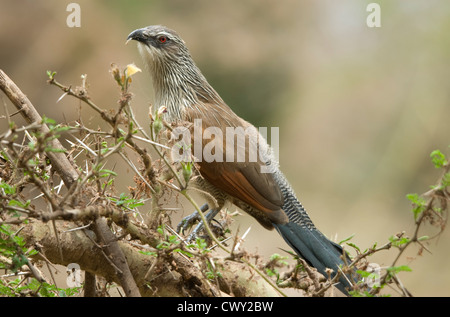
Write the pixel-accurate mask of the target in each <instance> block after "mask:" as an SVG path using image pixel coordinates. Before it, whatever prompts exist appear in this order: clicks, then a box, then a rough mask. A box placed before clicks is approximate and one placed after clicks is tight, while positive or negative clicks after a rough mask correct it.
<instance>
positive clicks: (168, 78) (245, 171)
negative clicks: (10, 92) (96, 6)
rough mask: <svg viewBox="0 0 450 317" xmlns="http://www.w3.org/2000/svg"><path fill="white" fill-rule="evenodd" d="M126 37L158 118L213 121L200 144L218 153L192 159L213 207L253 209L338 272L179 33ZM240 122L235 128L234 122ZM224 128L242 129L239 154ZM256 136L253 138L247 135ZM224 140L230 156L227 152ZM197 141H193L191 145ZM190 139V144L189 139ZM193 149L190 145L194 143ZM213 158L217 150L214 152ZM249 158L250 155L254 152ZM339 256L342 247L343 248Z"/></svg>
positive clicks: (331, 250)
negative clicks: (149, 82) (144, 72)
mask: <svg viewBox="0 0 450 317" xmlns="http://www.w3.org/2000/svg"><path fill="white" fill-rule="evenodd" d="M128 40H135V41H137V42H138V49H139V51H140V54H141V55H142V57H143V60H144V62H145V63H146V64H147V66H148V68H149V71H150V73H151V75H152V79H153V87H154V92H155V101H154V104H155V106H156V107H161V106H165V107H166V109H167V112H166V114H165V119H166V120H167V121H170V122H176V121H184V122H191V123H194V121H195V120H197V122H199V119H200V120H201V129H203V131H205V130H206V129H208V128H214V129H218V130H220V131H221V135H222V136H223V138H219V137H217V135H219V134H216V138H214V139H208V138H202V144H201V145H200V146H202V147H205V146H207V145H208V146H209V147H211V146H212V145H211V142H213V145H214V148H215V151H219V149H220V147H221V145H223V146H222V149H223V151H222V152H221V153H220V154H219V156H220V158H222V159H214V160H211V159H205V158H203V159H201V160H198V162H197V164H198V166H199V171H200V174H201V176H202V178H201V180H199V181H198V182H197V185H198V186H200V187H201V188H202V189H203V190H204V191H206V192H208V193H209V194H210V195H212V196H213V197H214V198H215V201H216V202H217V205H218V208H216V210H218V209H220V208H222V207H223V206H224V205H225V204H227V203H233V204H235V205H237V206H238V207H240V208H241V209H243V210H244V211H246V212H247V213H249V214H250V215H252V216H253V217H254V218H256V220H258V222H259V223H261V224H262V225H263V226H264V227H265V228H267V229H273V228H275V229H276V230H277V231H278V232H279V233H280V235H281V236H282V237H283V238H284V239H285V241H286V242H287V243H288V244H289V245H290V246H291V247H292V248H293V250H295V252H296V253H297V254H298V255H299V256H300V257H301V258H303V259H305V260H306V261H307V263H309V264H310V265H311V266H313V267H315V268H316V269H317V270H318V271H319V272H320V273H322V274H324V275H325V276H327V273H326V268H330V269H332V270H333V271H334V274H335V273H336V272H338V270H339V266H341V265H344V261H343V260H342V257H343V254H344V253H343V250H342V247H341V246H339V245H338V244H336V243H334V242H332V241H330V240H329V239H327V238H326V237H325V236H324V235H323V234H322V233H321V232H320V231H319V230H318V229H317V228H316V227H315V226H314V224H313V222H312V221H311V219H310V218H309V216H308V214H307V212H306V211H305V209H304V208H303V206H302V204H301V203H300V202H299V200H298V199H297V197H296V195H295V193H294V191H293V189H292V188H291V186H290V185H289V183H288V181H287V180H286V178H285V176H284V175H283V174H282V173H281V171H280V170H279V168H278V164H277V162H276V160H275V159H274V158H273V155H272V154H271V150H270V147H269V145H268V144H267V142H266V141H265V139H264V138H263V137H260V135H259V132H258V130H257V129H256V128H255V127H254V126H253V125H251V124H250V123H248V122H247V121H245V120H243V119H242V118H240V117H239V116H237V115H236V114H235V113H234V112H233V111H232V110H231V109H230V108H229V107H228V106H227V104H226V103H225V102H224V101H223V100H222V98H221V97H220V96H219V94H218V93H217V92H216V91H215V90H214V89H213V88H212V87H211V85H210V84H209V83H208V81H207V80H206V79H205V77H204V76H203V74H202V72H201V71H200V69H199V68H198V67H197V66H196V65H195V63H194V61H193V59H192V57H191V55H190V53H189V51H188V49H187V47H186V45H185V43H184V41H183V40H182V39H181V38H180V36H178V34H177V33H176V32H175V31H173V30H170V29H168V28H166V27H163V26H159V25H156V26H148V27H145V28H142V29H137V30H135V31H133V32H132V33H130V35H129V36H128ZM239 127H241V128H242V129H236V128H239ZM227 128H234V131H237V133H238V134H239V133H245V134H246V135H245V138H246V140H247V143H246V144H247V145H246V146H245V154H246V155H245V158H244V159H242V157H238V155H239V153H238V152H239V150H238V149H237V143H238V142H235V141H236V139H237V138H239V135H237V136H236V135H235V136H233V138H234V139H233V140H230V139H229V138H228V140H227V138H226V137H225V136H226V135H227V132H226V130H227ZM255 136H256V137H257V138H253V137H255ZM252 140H253V141H254V140H257V141H256V142H257V146H258V153H259V154H261V155H258V157H257V159H251V155H250V154H251V153H250V151H251V149H252V146H250V145H249V143H251V141H252ZM230 144H231V146H232V148H233V149H234V150H235V152H236V153H234V154H233V155H234V156H231V157H226V150H225V149H226V148H227V146H229V145H230ZM197 146H199V145H197ZM194 147H195V144H194ZM193 153H194V154H195V153H202V152H201V151H200V152H196V151H195V148H193ZM213 154H214V157H215V158H217V157H218V156H217V154H218V153H217V152H215V153H213ZM253 158H254V156H253ZM344 256H345V255H344ZM350 286H351V283H350V282H349V280H348V279H347V277H346V276H345V275H342V277H341V278H340V280H339V283H338V284H337V287H338V288H339V289H340V290H342V291H343V292H345V293H346V288H349V287H350Z"/></svg>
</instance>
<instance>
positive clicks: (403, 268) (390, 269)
mask: <svg viewBox="0 0 450 317" xmlns="http://www.w3.org/2000/svg"><path fill="white" fill-rule="evenodd" d="M386 270H387V271H388V272H389V273H391V274H396V273H399V272H412V270H411V268H410V267H409V266H407V265H400V266H391V267H388V268H387V269H386Z"/></svg>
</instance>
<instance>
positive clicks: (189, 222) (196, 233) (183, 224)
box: [177, 204, 223, 243]
mask: <svg viewBox="0 0 450 317" xmlns="http://www.w3.org/2000/svg"><path fill="white" fill-rule="evenodd" d="M208 208H209V207H208V204H204V205H203V206H201V207H200V210H201V212H206V211H207V210H208ZM218 213H219V210H218V209H211V210H210V211H209V212H208V213H207V214H206V215H205V218H206V221H207V222H208V224H209V225H210V226H211V221H212V220H213V219H214V217H215V216H216V215H217V214H218ZM196 222H199V223H198V224H197V226H196V227H195V228H194V229H193V230H192V232H191V233H190V234H189V235H188V236H187V238H186V239H185V240H186V242H187V243H190V242H192V241H195V240H196V239H197V238H203V239H205V240H207V239H208V235H207V234H205V235H200V233H201V232H202V231H203V229H204V228H205V226H204V224H203V221H202V219H201V217H200V215H199V213H198V211H195V212H194V213H193V214H191V215H189V216H186V217H184V218H183V219H182V220H181V221H180V223H179V224H178V226H177V232H178V233H184V232H185V231H187V230H188V229H189V228H190V227H192V226H193V225H194V224H195V223H196ZM211 227H212V229H213V231H215V232H216V233H217V231H219V232H222V231H223V228H222V227H221V226H220V224H219V225H213V226H211ZM222 234H223V233H222Z"/></svg>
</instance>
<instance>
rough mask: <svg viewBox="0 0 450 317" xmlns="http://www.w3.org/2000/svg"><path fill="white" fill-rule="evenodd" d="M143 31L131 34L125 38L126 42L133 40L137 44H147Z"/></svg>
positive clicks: (135, 31)
mask: <svg viewBox="0 0 450 317" xmlns="http://www.w3.org/2000/svg"><path fill="white" fill-rule="evenodd" d="M144 30H145V29H137V30H134V31H133V32H131V33H130V34H129V35H128V37H127V42H126V43H128V42H129V41H131V40H135V41H138V42H142V43H146V42H147V36H146V35H145V34H144Z"/></svg>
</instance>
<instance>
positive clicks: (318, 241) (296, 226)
mask: <svg viewBox="0 0 450 317" xmlns="http://www.w3.org/2000/svg"><path fill="white" fill-rule="evenodd" d="M276 174H277V175H276V179H277V182H278V185H279V186H280V188H281V191H282V193H283V196H284V205H283V210H284V211H285V212H286V214H287V215H288V217H289V223H287V224H282V225H280V224H274V227H275V228H276V229H277V231H278V232H279V233H280V235H281V236H282V237H283V238H284V240H285V241H286V242H287V243H288V244H289V245H290V246H291V248H292V249H294V250H295V252H296V253H297V254H298V255H299V256H300V257H301V258H303V259H304V260H305V261H306V262H307V263H308V264H309V265H311V266H313V267H315V268H316V269H317V270H318V271H319V272H320V273H322V274H323V275H324V276H328V275H327V273H326V269H327V268H330V269H332V270H333V271H334V272H333V274H332V277H333V276H334V275H335V274H336V273H337V272H338V271H339V266H344V264H345V263H344V261H343V260H342V257H343V254H344V253H343V250H342V247H341V246H340V245H338V244H336V243H334V242H332V241H330V240H329V239H327V238H326V237H325V236H324V235H323V234H322V233H321V232H320V231H319V230H317V229H316V227H315V226H314V224H313V222H312V221H311V219H310V218H309V215H308V214H307V212H306V210H305V209H304V208H303V206H302V204H301V203H300V202H299V201H298V199H297V198H296V196H295V194H294V192H293V190H292V188H291V186H290V185H289V184H288V183H287V180H286V179H285V178H284V176H283V175H282V174H281V172H278V173H276ZM347 259H348V258H347ZM349 263H350V259H348V261H347V264H349ZM349 280H350V281H351V280H352V279H351V278H350V276H347V277H346V276H344V275H342V277H341V278H340V280H339V283H338V284H337V285H336V287H337V288H338V289H339V290H341V291H342V292H344V293H345V294H348V292H347V290H346V289H347V288H350V287H351V283H349Z"/></svg>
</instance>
